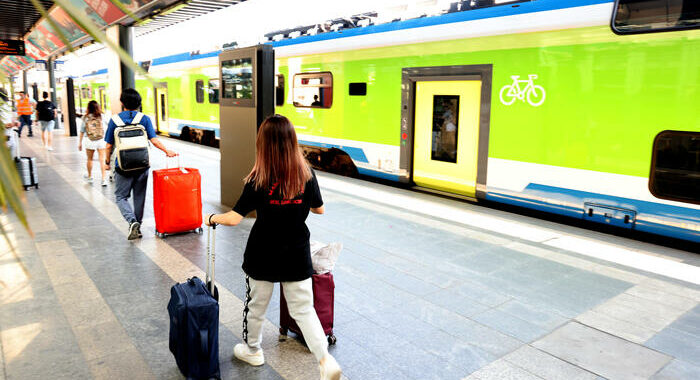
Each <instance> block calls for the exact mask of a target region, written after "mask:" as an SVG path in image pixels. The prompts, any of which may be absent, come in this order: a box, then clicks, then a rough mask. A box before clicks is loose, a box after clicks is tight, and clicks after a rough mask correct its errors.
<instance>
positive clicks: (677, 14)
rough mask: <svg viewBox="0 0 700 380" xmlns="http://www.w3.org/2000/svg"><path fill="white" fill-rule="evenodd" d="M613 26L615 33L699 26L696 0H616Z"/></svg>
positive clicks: (699, 12) (698, 7)
mask: <svg viewBox="0 0 700 380" xmlns="http://www.w3.org/2000/svg"><path fill="white" fill-rule="evenodd" d="M614 12H615V13H614V15H613V21H612V29H613V31H614V32H615V33H618V34H631V33H647V32H660V31H665V30H678V29H691V28H698V27H700V1H698V0H617V3H616V6H615V11H614Z"/></svg>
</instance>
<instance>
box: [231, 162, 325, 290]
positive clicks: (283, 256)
mask: <svg viewBox="0 0 700 380" xmlns="http://www.w3.org/2000/svg"><path fill="white" fill-rule="evenodd" d="M311 173H312V176H311V179H310V180H309V181H308V182H307V183H306V185H305V186H304V192H303V193H301V194H299V195H298V196H297V197H295V198H293V199H282V197H281V195H280V192H279V189H278V186H276V185H274V184H273V185H271V186H269V187H267V188H262V189H258V190H256V189H255V186H254V184H253V183H250V182H249V183H247V184H246V185H245V187H244V188H243V194H241V198H240V199H238V202H236V206H234V207H233V211H235V212H237V213H238V214H240V215H243V216H245V215H246V214H248V213H249V212H251V211H253V210H255V211H256V212H257V219H256V220H255V224H253V228H252V229H251V230H250V236H249V237H248V244H247V245H246V248H245V254H244V256H243V271H245V273H246V274H247V275H248V276H250V277H252V278H254V279H256V280H260V281H270V282H285V281H302V280H305V279H307V278H309V277H311V275H312V274H313V272H314V270H313V267H312V266H311V251H310V248H309V229H308V228H307V227H306V217H307V216H308V215H309V209H311V208H317V207H321V206H323V199H322V198H321V190H320V189H319V188H318V182H317V181H316V174H315V173H314V172H313V170H312V172H311Z"/></svg>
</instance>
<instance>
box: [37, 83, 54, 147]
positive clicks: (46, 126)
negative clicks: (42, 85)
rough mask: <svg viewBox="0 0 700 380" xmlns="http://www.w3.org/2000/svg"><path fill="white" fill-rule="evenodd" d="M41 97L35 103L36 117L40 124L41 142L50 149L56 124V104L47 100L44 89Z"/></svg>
mask: <svg viewBox="0 0 700 380" xmlns="http://www.w3.org/2000/svg"><path fill="white" fill-rule="evenodd" d="M42 97H43V98H44V100H42V101H40V102H39V103H37V104H36V119H37V120H39V125H41V142H42V144H43V145H44V148H46V150H49V151H51V150H53V148H52V147H51V140H52V137H53V128H54V126H55V124H56V121H55V120H56V112H57V111H56V105H55V104H53V103H52V102H51V101H50V100H49V93H48V92H46V91H44V93H43V94H42Z"/></svg>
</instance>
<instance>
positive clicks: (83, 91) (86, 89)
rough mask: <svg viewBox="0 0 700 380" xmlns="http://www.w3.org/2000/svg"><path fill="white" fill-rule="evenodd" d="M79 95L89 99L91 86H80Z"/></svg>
mask: <svg viewBox="0 0 700 380" xmlns="http://www.w3.org/2000/svg"><path fill="white" fill-rule="evenodd" d="M80 91H81V95H82V98H83V99H90V98H92V88H91V87H82V88H80Z"/></svg>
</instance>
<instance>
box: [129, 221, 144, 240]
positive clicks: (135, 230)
mask: <svg viewBox="0 0 700 380" xmlns="http://www.w3.org/2000/svg"><path fill="white" fill-rule="evenodd" d="M139 227H141V224H140V223H139V222H131V224H129V236H127V237H126V238H127V239H128V240H134V239H137V238H138V237H139Z"/></svg>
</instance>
